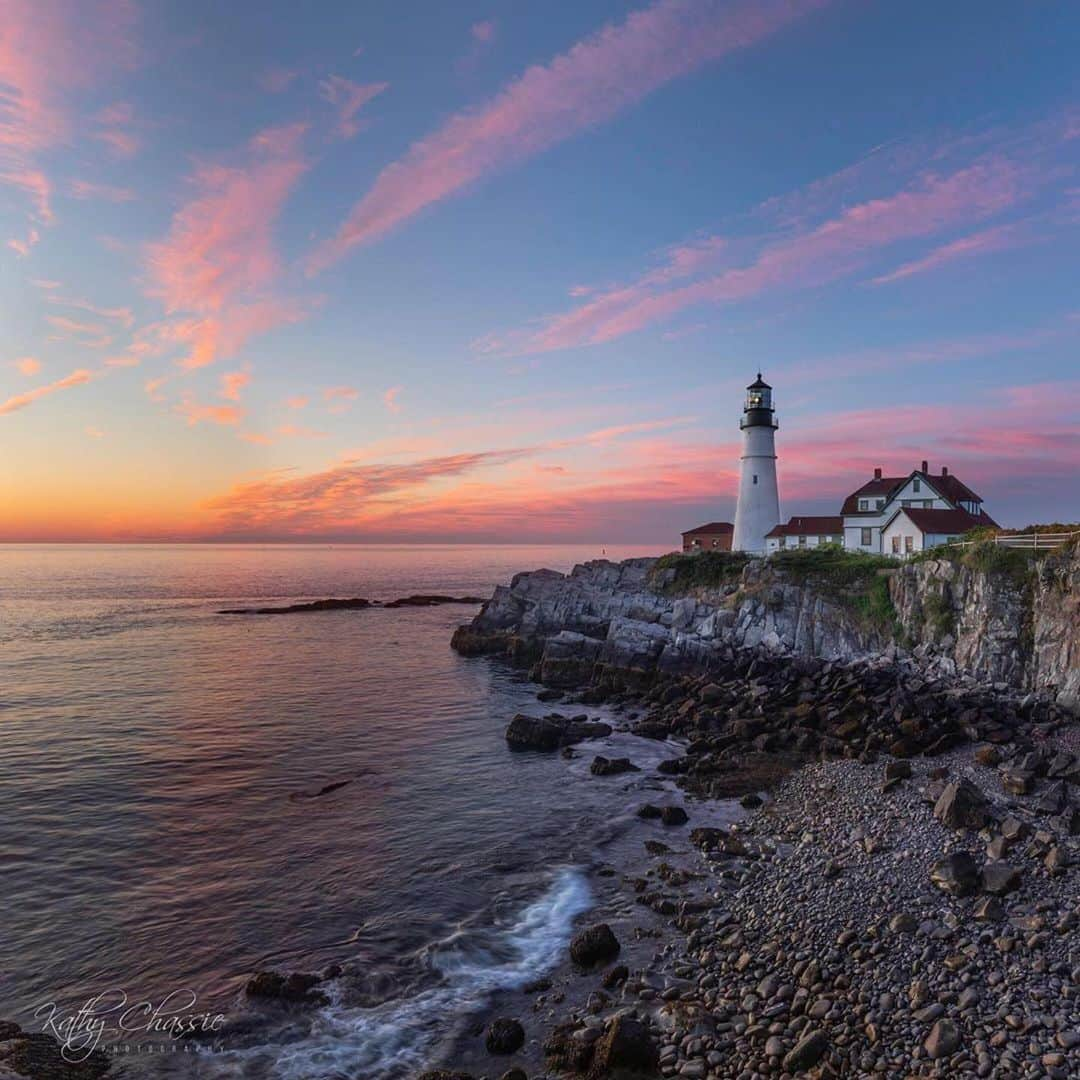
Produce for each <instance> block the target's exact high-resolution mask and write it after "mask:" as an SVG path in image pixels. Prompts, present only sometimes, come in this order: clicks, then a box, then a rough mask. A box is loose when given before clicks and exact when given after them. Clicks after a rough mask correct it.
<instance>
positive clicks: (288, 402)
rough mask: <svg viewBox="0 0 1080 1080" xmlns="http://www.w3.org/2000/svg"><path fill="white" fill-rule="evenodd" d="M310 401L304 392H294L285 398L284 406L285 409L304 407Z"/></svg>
mask: <svg viewBox="0 0 1080 1080" xmlns="http://www.w3.org/2000/svg"><path fill="white" fill-rule="evenodd" d="M310 401H311V398H309V397H308V396H307V395H306V394H294V395H293V396H292V397H288V398H286V399H285V407H286V408H287V409H306V408H307V407H308V404H309V403H310Z"/></svg>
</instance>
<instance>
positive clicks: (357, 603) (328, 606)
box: [218, 596, 377, 615]
mask: <svg viewBox="0 0 1080 1080" xmlns="http://www.w3.org/2000/svg"><path fill="white" fill-rule="evenodd" d="M375 606H377V605H375V604H374V603H372V601H370V600H365V599H364V598H363V597H360V596H354V597H351V598H349V599H347V600H335V599H330V600H312V601H311V602H310V603H305V604H287V605H286V606H285V607H254V608H223V609H222V610H221V611H219V612H218V614H219V615H295V614H299V613H301V612H305V611H351V610H354V609H360V608H369V607H375Z"/></svg>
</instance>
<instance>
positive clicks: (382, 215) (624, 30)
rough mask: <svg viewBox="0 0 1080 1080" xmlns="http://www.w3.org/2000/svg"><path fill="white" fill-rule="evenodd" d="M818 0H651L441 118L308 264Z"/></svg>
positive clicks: (315, 265) (317, 264) (370, 236)
mask: <svg viewBox="0 0 1080 1080" xmlns="http://www.w3.org/2000/svg"><path fill="white" fill-rule="evenodd" d="M825 2H826V0H784V2H782V3H778V2H775V0H770V2H768V3H763V2H761V0H736V2H735V3H732V4H728V5H725V6H723V7H721V6H720V5H718V4H716V3H702V4H687V3H685V2H684V0H659V2H658V3H654V4H653V5H652V6H651V7H648V8H645V9H644V10H642V11H636V12H634V13H633V14H631V15H630V16H629V17H628V18H627V19H626V20H625V21H623V22H622V23H619V24H617V25H609V26H606V27H605V28H604V29H602V30H600V31H599V32H598V33H596V34H594V35H592V36H591V37H589V38H586V39H585V40H583V41H580V42H578V43H577V44H576V45H574V46H573V48H571V49H570V50H569V51H567V52H565V53H563V54H561V55H560V56H557V57H555V59H554V60H552V61H550V62H549V63H548V64H537V65H535V66H534V67H531V68H529V69H528V70H527V71H526V72H525V73H524V74H523V75H521V76H520V77H519V78H518V79H516V80H515V81H514V82H512V83H510V84H509V85H508V86H506V87H505V88H504V89H503V90H502V91H501V92H500V93H499V94H498V95H497V96H496V97H495V98H494V99H493V100H491V101H489V102H488V103H486V104H485V105H482V106H480V107H479V108H476V109H470V110H466V111H465V112H461V113H458V114H457V115H456V116H453V117H451V119H450V120H449V121H447V123H446V124H445V125H444V126H443V127H442V128H441V129H439V130H438V131H436V132H433V133H432V134H431V135H429V136H427V137H426V138H424V139H422V140H421V141H420V142H417V143H415V144H414V145H413V146H412V148H411V149H410V150H409V151H408V153H407V154H406V155H405V156H404V158H402V159H401V160H400V161H398V162H395V163H394V164H392V165H389V166H388V167H387V168H385V169H383V171H382V172H381V173H380V174H379V176H378V178H377V179H376V180H375V183H374V185H373V187H372V188H371V190H370V191H369V192H368V193H367V194H366V195H365V196H364V197H363V198H362V199H361V200H360V201H359V202H358V203H357V204H356V205H355V206H354V208H353V210H352V212H351V213H350V215H349V217H348V219H347V220H346V221H345V223H344V224H343V225H342V226H341V228H340V229H339V230H338V233H337V235H336V236H335V237H334V238H333V239H332V240H330V241H329V242H327V243H326V244H323V245H322V246H321V247H320V248H319V249H318V250H317V251H315V253H314V254H313V255H312V257H311V259H310V262H309V269H310V271H311V272H313V273H314V272H318V271H319V270H322V269H324V268H325V267H326V266H328V265H329V264H330V263H332V262H334V261H335V260H337V259H339V258H341V257H342V256H343V255H344V254H345V253H346V252H347V251H348V250H349V249H350V248H352V247H354V246H355V245H357V244H363V243H368V242H370V241H372V240H374V239H376V238H377V237H379V236H382V235H383V234H384V233H386V232H388V231H389V230H390V229H392V228H394V227H395V226H397V225H400V224H401V223H402V222H403V221H406V220H407V219H409V218H411V217H413V216H414V215H415V214H417V213H419V212H420V211H421V210H423V209H424V208H425V207H427V206H430V205H431V204H432V203H435V202H439V201H440V200H442V199H446V198H448V197H450V196H451V195H454V194H456V193H457V192H459V191H461V190H462V189H464V188H466V187H467V186H468V185H470V184H473V183H475V182H476V181H477V180H480V179H482V178H483V177H484V176H486V175H488V174H490V173H493V172H496V171H498V170H501V169H504V168H507V167H508V166H510V165H513V164H516V163H518V162H520V161H523V160H525V159H527V158H530V157H534V156H535V155H536V154H539V153H541V152H542V151H544V150H547V149H548V148H549V147H551V146H554V145H556V144H557V143H559V142H562V141H563V140H564V139H567V138H570V137H571V136H573V135H576V134H578V133H579V132H581V131H585V130H587V129H588V128H590V127H594V126H595V125H596V124H599V123H601V122H603V121H605V120H608V119H610V118H611V117H613V116H615V115H616V114H618V113H619V112H621V111H622V110H623V109H626V108H628V107H630V106H631V105H634V104H636V103H637V102H639V101H640V100H642V98H644V97H646V96H648V95H649V94H650V93H652V92H653V91H654V90H656V89H658V88H659V87H661V86H663V85H664V84H666V83H668V82H670V81H671V80H672V79H675V78H678V77H679V76H681V75H685V74H688V73H689V72H691V71H694V70H696V69H697V68H699V67H701V66H702V65H703V64H706V63H708V62H709V61H712V60H716V59H719V58H720V57H722V56H724V55H725V54H726V53H729V52H732V51H735V50H738V49H741V48H745V47H747V46H749V45H751V44H753V43H754V42H756V41H759V40H760V39H762V38H764V37H767V36H768V35H770V34H772V33H775V32H776V31H778V30H780V29H781V28H783V27H784V26H786V25H788V24H789V23H791V22H793V21H794V20H796V19H798V18H800V17H801V16H803V15H805V14H806V13H807V12H810V11H813V10H815V9H817V8H820V7H822V6H824V4H825Z"/></svg>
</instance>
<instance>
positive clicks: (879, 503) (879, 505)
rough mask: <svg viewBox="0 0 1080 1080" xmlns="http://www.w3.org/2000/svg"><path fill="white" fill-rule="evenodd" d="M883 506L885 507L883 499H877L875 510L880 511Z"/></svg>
mask: <svg viewBox="0 0 1080 1080" xmlns="http://www.w3.org/2000/svg"><path fill="white" fill-rule="evenodd" d="M884 505H885V500H884V499H878V501H877V508H878V509H879V510H880V509H881V508H882V507H883V506H884Z"/></svg>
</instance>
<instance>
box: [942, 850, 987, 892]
mask: <svg viewBox="0 0 1080 1080" xmlns="http://www.w3.org/2000/svg"><path fill="white" fill-rule="evenodd" d="M930 880H931V881H932V882H933V883H934V884H935V885H936V886H937V887H938V888H939V889H941V891H942V892H947V893H948V894H949V895H950V896H970V895H971V894H972V893H973V892H975V891H976V890H977V889H978V887H979V864H978V863H977V862H976V861H975V857H974V856H973V855H971V854H970V852H967V851H954V852H951V853H950V854H949V855H946V856H945V857H944V858H943V859H938V861H937V862H936V863H934V865H933V867H932V868H931V870H930Z"/></svg>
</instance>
